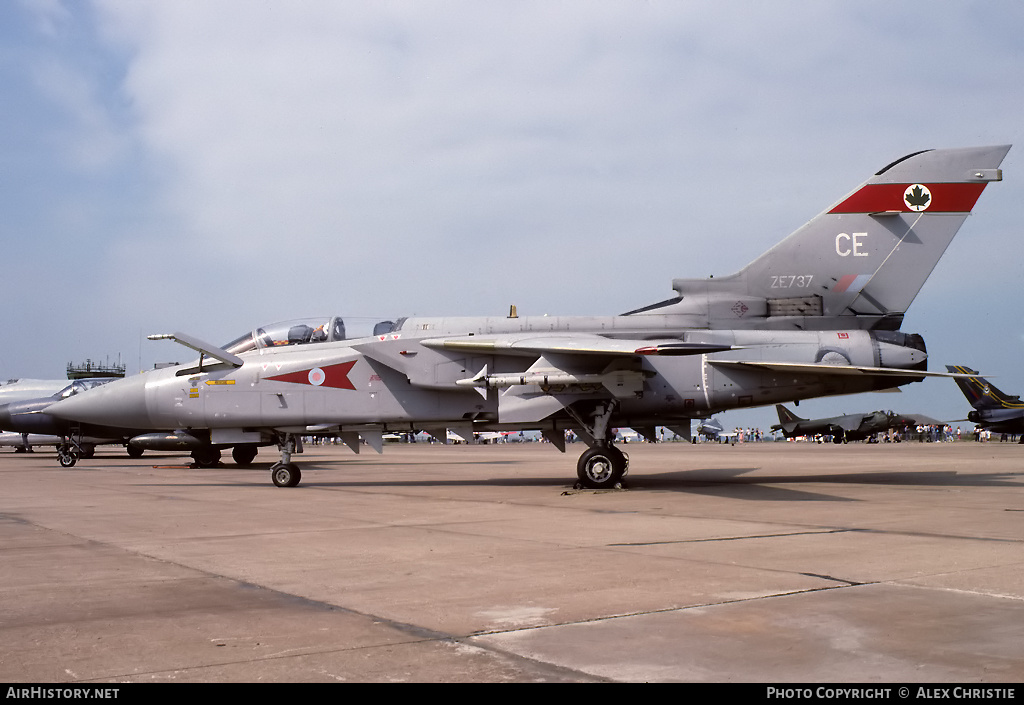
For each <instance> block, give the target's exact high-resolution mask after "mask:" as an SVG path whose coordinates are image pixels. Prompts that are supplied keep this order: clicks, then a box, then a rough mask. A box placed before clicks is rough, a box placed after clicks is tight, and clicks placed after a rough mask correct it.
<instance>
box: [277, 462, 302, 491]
mask: <svg viewBox="0 0 1024 705" xmlns="http://www.w3.org/2000/svg"><path fill="white" fill-rule="evenodd" d="M270 479H271V480H273V481H274V484H275V485H277V486H278V487H295V486H296V485H298V484H299V482H301V481H302V473H301V472H300V471H299V466H298V465H296V464H294V463H274V466H273V467H271V468H270Z"/></svg>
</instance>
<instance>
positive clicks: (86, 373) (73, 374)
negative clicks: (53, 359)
mask: <svg viewBox="0 0 1024 705" xmlns="http://www.w3.org/2000/svg"><path fill="white" fill-rule="evenodd" d="M89 377H124V364H122V363H121V362H120V361H118V362H116V363H111V362H109V361H107V362H105V363H99V362H93V361H92V360H86V361H85V363H84V364H81V365H74V364H72V363H70V362H69V363H68V379H86V378H89Z"/></svg>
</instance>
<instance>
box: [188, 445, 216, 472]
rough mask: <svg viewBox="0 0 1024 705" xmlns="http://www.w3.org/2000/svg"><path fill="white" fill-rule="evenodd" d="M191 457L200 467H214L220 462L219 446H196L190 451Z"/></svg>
mask: <svg viewBox="0 0 1024 705" xmlns="http://www.w3.org/2000/svg"><path fill="white" fill-rule="evenodd" d="M192 459H193V460H194V461H196V465H198V466H199V467H201V468H215V467H217V463H219V462H220V449H219V448H208V447H207V448H196V449H195V450H194V451H192Z"/></svg>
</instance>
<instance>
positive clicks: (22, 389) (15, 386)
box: [0, 379, 68, 404]
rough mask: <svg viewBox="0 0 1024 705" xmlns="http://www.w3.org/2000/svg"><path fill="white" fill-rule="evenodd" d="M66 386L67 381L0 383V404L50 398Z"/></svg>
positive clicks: (12, 381) (35, 380) (15, 380)
mask: <svg viewBox="0 0 1024 705" xmlns="http://www.w3.org/2000/svg"><path fill="white" fill-rule="evenodd" d="M66 386H68V380H66V379H10V380H7V381H6V382H0V404H10V403H11V402H14V401H24V400H26V399H38V398H39V397H45V396H49V395H51V394H56V393H57V392H59V391H60V390H62V389H64V387H66Z"/></svg>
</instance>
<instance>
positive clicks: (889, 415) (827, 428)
mask: <svg viewBox="0 0 1024 705" xmlns="http://www.w3.org/2000/svg"><path fill="white" fill-rule="evenodd" d="M775 410H776V411H777V412H778V413H779V423H777V424H775V425H773V426H772V430H773V431H782V435H783V436H785V437H786V438H797V437H798V436H827V437H829V438H831V439H832V442H833V443H846V442H847V441H863V440H867V439H869V438H871V437H872V436H875V435H877V434H879V433H883V432H885V431H888V430H889V429H898V428H906V427H908V426H935V425H938V424H941V423H942V422H941V421H937V420H935V419H933V418H930V417H928V416H923V415H921V414H910V415H904V414H897V413H894V412H892V411H871V412H868V413H866V414H845V415H843V416H832V417H829V418H826V419H802V418H800V417H799V416H797V415H796V414H794V413H793V412H792V411H790V410H789V409H787V408H786V407H784V406H782V404H776V405H775Z"/></svg>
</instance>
